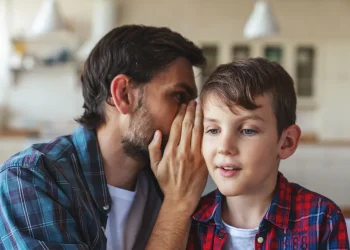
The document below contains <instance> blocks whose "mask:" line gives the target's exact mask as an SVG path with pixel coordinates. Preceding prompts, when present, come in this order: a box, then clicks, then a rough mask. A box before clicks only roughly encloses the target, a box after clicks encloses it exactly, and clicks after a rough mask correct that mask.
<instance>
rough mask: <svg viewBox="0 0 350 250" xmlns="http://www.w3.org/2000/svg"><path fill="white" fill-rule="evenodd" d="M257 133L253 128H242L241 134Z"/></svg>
mask: <svg viewBox="0 0 350 250" xmlns="http://www.w3.org/2000/svg"><path fill="white" fill-rule="evenodd" d="M256 133H257V131H256V130H254V129H242V134H244V135H255V134H256Z"/></svg>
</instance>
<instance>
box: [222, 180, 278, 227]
mask: <svg viewBox="0 0 350 250" xmlns="http://www.w3.org/2000/svg"><path fill="white" fill-rule="evenodd" d="M276 182H277V179H276V181H275V182H273V181H272V182H270V184H269V185H268V186H264V188H259V189H258V190H259V191H258V192H253V193H251V194H245V195H240V196H234V197H225V199H224V200H223V203H222V218H223V220H224V221H225V222H226V223H227V224H229V225H231V226H234V227H237V228H245V229H253V228H257V227H258V226H259V224H260V222H261V220H262V218H263V217H264V215H265V214H266V211H267V209H268V208H269V206H270V205H271V201H272V197H273V193H274V190H275V187H276Z"/></svg>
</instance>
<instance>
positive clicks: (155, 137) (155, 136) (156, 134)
mask: <svg viewBox="0 0 350 250" xmlns="http://www.w3.org/2000/svg"><path fill="white" fill-rule="evenodd" d="M158 136H159V135H158V130H157V131H156V132H155V133H154V139H157V138H158Z"/></svg>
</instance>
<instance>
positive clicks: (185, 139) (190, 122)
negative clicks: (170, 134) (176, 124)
mask: <svg viewBox="0 0 350 250" xmlns="http://www.w3.org/2000/svg"><path fill="white" fill-rule="evenodd" d="M195 113H196V102H195V101H191V102H190V103H189V104H188V107H187V111H186V114H185V117H184V119H183V122H182V128H181V139H180V144H179V146H180V148H181V150H182V151H183V152H188V150H190V149H191V137H192V129H193V126H194V118H195Z"/></svg>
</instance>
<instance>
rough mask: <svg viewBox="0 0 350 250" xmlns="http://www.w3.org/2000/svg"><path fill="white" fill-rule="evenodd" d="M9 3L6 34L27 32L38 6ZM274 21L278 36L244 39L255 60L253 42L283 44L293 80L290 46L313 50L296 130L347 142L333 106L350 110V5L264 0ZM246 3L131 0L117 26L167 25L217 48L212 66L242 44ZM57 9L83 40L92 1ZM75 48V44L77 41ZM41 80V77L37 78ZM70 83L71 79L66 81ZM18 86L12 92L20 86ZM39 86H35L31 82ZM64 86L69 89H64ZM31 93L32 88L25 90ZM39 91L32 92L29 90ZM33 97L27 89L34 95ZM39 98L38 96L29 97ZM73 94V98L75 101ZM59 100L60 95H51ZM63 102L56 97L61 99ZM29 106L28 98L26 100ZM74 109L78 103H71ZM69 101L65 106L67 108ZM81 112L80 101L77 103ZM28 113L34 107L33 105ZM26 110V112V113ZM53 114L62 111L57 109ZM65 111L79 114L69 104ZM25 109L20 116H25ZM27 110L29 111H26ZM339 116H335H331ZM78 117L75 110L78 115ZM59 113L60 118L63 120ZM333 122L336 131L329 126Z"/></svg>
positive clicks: (339, 0)
mask: <svg viewBox="0 0 350 250" xmlns="http://www.w3.org/2000/svg"><path fill="white" fill-rule="evenodd" d="M10 2H11V12H10V14H11V18H10V21H11V33H12V34H16V33H18V32H19V31H21V30H23V29H25V28H26V27H28V24H29V23H30V22H31V20H32V19H33V18H34V15H35V13H36V10H37V9H38V8H39V6H40V3H41V1H40V0H31V1H21V0H13V1H10ZM270 2H271V4H272V7H273V9H274V12H275V14H276V16H277V19H278V20H279V22H280V27H281V30H282V35H281V36H279V37H277V38H272V39H269V40H265V41H251V42H250V43H251V44H252V45H253V46H255V49H256V50H257V51H255V55H259V51H258V50H259V47H257V46H256V45H257V44H260V45H261V44H264V43H265V42H266V43H283V44H284V45H285V49H286V54H289V59H288V61H287V62H286V63H285V65H284V66H285V67H286V69H287V70H288V71H289V72H290V73H291V74H292V75H293V74H294V72H293V69H294V66H293V64H294V61H293V56H292V54H293V49H294V48H295V46H296V44H300V43H304V44H314V45H315V46H316V48H317V55H316V60H317V61H316V65H317V70H316V76H315V79H316V82H315V85H316V95H315V100H314V103H313V104H314V106H315V108H314V109H312V110H309V109H308V110H305V109H303V108H302V109H300V110H299V111H298V113H299V115H298V116H299V120H298V122H299V124H300V125H301V127H302V128H303V129H304V131H306V132H317V133H318V135H319V136H320V137H321V139H325V140H330V139H337V140H344V139H350V130H349V129H347V128H348V127H349V126H350V120H349V118H348V117H346V115H345V114H344V113H343V112H340V111H339V107H340V106H341V107H350V99H348V98H346V97H347V96H346V93H350V70H349V66H348V65H350V64H349V62H350V54H349V53H350V52H349V51H350V42H349V41H350V32H347V31H346V30H347V29H346V27H349V26H350V15H349V13H350V2H349V1H347V0H332V1H328V0H317V1H316V0H293V1H289V0H270ZM253 3H254V1H249V0H221V1H216V2H214V1H209V0H193V1H190V2H189V1H186V0H179V1H169V0H168V1H164V0H149V1H146V2H141V1H139V0H128V1H127V0H123V1H119V2H118V4H119V16H118V19H119V23H120V24H129V23H138V24H146V25H157V26H160V25H162V26H169V27H171V28H172V29H174V30H176V31H179V32H180V33H182V34H184V35H185V36H187V37H188V38H190V39H192V40H194V41H195V42H197V43H198V44H203V43H208V42H213V43H217V44H219V45H220V52H219V53H220V63H225V62H228V61H229V60H230V49H231V46H232V44H233V43H234V42H236V41H237V42H241V41H245V40H244V38H243V36H242V27H243V26H244V23H245V21H246V19H247V17H248V16H249V14H250V12H251V10H252V7H253ZM58 4H59V7H60V9H61V12H62V14H63V15H65V16H66V17H67V20H68V21H69V23H70V24H71V25H72V26H73V27H75V29H76V31H77V35H78V37H79V38H81V39H85V38H87V37H88V36H89V25H90V21H91V20H90V17H91V13H92V9H93V1H86V0H75V1H69V0H59V1H58ZM80 41H81V42H83V40H80ZM42 74H44V73H42ZM68 78H70V79H75V78H74V77H68ZM36 82H38V81H36ZM26 84H28V81H27V80H26V81H25V82H22V83H21V85H20V86H18V87H17V88H22V87H23V88H26V87H25V86H24V85H26ZM38 84H39V83H38ZM65 84H68V85H69V84H70V83H67V82H66V83H65ZM50 86H52V89H56V88H57V87H58V86H61V88H65V86H64V84H63V83H62V82H58V79H55V78H51V79H50V80H49V81H48V82H47V87H46V88H50ZM32 88H35V83H33V84H32ZM37 88H38V90H39V88H40V87H39V86H37ZM34 92H35V91H34ZM20 93H24V91H16V92H15V96H13V97H12V99H13V101H12V103H13V105H14V106H15V107H16V109H17V107H18V106H19V104H18V103H16V102H17V101H16V100H18V101H19V100H21V101H22V102H23V99H27V101H29V99H28V98H29V97H28V96H23V95H20V96H18V95H19V94H20ZM37 93H39V91H37ZM79 94H80V93H79V90H76V92H75V93H74V96H79ZM57 98H60V97H57ZM61 98H63V97H61ZM30 99H31V102H35V101H36V98H33V96H31V97H30ZM75 104H78V102H76V103H74V105H75ZM68 105H73V104H72V103H71V102H68V103H67V106H66V107H67V110H68V109H71V108H72V106H68ZM79 105H80V106H81V103H79ZM32 107H35V105H34V104H33V105H32ZM28 108H30V107H28ZM50 108H51V106H47V107H42V109H41V110H42V116H43V117H41V118H43V119H44V118H45V117H44V116H46V114H47V113H50V112H51V111H53V110H51V109H50ZM60 108H64V104H63V103H62V106H61V107H60ZM73 110H79V109H78V108H77V107H76V106H73ZM28 111H30V110H27V112H28ZM32 111H35V110H32ZM338 111H339V112H338ZM79 112H80V110H79ZM71 114H72V113H71V112H67V118H69V116H71ZM335 124H336V125H335Z"/></svg>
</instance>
